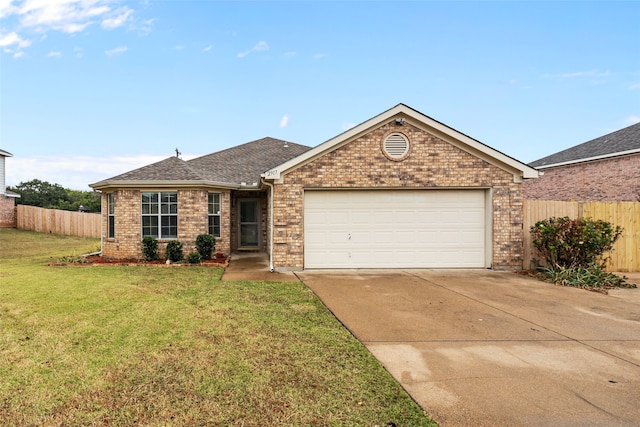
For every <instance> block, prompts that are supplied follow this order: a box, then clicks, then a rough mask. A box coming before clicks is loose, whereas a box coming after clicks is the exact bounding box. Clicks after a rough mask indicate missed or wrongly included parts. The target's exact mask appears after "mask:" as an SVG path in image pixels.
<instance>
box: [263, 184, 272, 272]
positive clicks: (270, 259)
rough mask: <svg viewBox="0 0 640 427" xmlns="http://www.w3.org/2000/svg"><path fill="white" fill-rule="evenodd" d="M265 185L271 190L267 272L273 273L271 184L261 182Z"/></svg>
mask: <svg viewBox="0 0 640 427" xmlns="http://www.w3.org/2000/svg"><path fill="white" fill-rule="evenodd" d="M262 182H264V183H265V184H266V185H268V186H269V188H270V189H271V197H270V199H269V271H270V272H272V273H273V272H274V271H275V269H274V268H273V192H274V188H273V184H272V183H270V182H267V181H265V180H263V181H262Z"/></svg>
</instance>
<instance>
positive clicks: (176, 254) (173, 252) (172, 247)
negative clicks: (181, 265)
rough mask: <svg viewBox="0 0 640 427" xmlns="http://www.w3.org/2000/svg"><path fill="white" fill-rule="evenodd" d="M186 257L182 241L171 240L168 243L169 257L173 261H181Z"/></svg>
mask: <svg viewBox="0 0 640 427" xmlns="http://www.w3.org/2000/svg"><path fill="white" fill-rule="evenodd" d="M182 258H184V255H183V253H182V242H179V241H178V240H171V241H170V242H169V243H167V259H168V260H169V261H171V262H180V261H182Z"/></svg>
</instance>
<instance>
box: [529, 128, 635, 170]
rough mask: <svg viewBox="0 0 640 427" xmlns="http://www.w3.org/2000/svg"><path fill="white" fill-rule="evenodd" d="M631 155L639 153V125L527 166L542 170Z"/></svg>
mask: <svg viewBox="0 0 640 427" xmlns="http://www.w3.org/2000/svg"><path fill="white" fill-rule="evenodd" d="M633 153H640V123H636V124H635V125H631V126H629V127H626V128H624V129H620V130H618V131H615V132H612V133H609V134H607V135H604V136H601V137H599V138H596V139H592V140H591V141H587V142H584V143H582V144H579V145H576V146H574V147H571V148H567V149H566V150H562V151H559V152H557V153H555V154H551V155H550V156H547V157H543V158H541V159H539V160H536V161H534V162H531V163H529V166H532V167H534V168H539V169H544V168H549V167H553V166H562V165H568V164H572V163H580V162H586V161H589V160H599V159H605V158H608V157H615V156H622V155H625V154H633Z"/></svg>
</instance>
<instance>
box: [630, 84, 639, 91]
mask: <svg viewBox="0 0 640 427" xmlns="http://www.w3.org/2000/svg"><path fill="white" fill-rule="evenodd" d="M629 89H631V90H640V83H636V84H632V85H631V86H629Z"/></svg>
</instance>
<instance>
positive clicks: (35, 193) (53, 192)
mask: <svg viewBox="0 0 640 427" xmlns="http://www.w3.org/2000/svg"><path fill="white" fill-rule="evenodd" d="M11 190H12V191H15V192H16V193H18V194H20V198H19V199H18V200H17V203H18V204H21V205H30V206H39V207H41V208H53V207H54V206H58V205H59V204H60V202H64V201H65V200H67V191H66V190H65V189H64V188H63V187H62V186H61V185H59V184H51V183H49V182H47V181H40V180H39V179H33V180H31V181H27V182H21V183H20V184H18V185H16V186H15V187H14V188H12V189H11Z"/></svg>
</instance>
